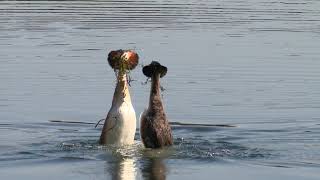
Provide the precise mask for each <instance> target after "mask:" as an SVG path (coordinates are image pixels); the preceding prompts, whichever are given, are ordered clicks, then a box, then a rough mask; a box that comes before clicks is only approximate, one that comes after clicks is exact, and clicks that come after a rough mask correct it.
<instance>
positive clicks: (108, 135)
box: [99, 50, 139, 146]
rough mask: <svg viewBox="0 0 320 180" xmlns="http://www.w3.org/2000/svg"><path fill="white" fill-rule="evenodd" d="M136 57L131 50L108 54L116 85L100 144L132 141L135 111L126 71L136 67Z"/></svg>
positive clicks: (124, 143)
mask: <svg viewBox="0 0 320 180" xmlns="http://www.w3.org/2000/svg"><path fill="white" fill-rule="evenodd" d="M138 59H139V57H138V54H136V53H135V52H133V51H124V50H117V51H111V52H110V53H109V55H108V62H109V65H110V66H111V67H112V68H113V69H114V70H115V71H116V73H117V85H116V88H115V91H114V95H113V100H112V106H111V108H110V110H109V112H108V115H107V117H106V120H105V123H104V126H103V129H102V133H101V136H100V141H99V143H100V144H114V145H120V146H121V145H129V144H132V143H133V142H134V135H135V132H136V113H135V111H134V108H133V106H132V103H131V98H130V93H129V84H128V80H127V78H128V77H127V71H129V70H132V69H134V68H135V67H136V65H137V64H138Z"/></svg>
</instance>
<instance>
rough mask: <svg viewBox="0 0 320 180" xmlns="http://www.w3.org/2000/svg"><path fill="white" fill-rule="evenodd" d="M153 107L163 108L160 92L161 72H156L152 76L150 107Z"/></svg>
mask: <svg viewBox="0 0 320 180" xmlns="http://www.w3.org/2000/svg"><path fill="white" fill-rule="evenodd" d="M151 107H159V108H162V102H161V93H160V74H155V75H153V76H152V77H151V90H150V99H149V108H151Z"/></svg>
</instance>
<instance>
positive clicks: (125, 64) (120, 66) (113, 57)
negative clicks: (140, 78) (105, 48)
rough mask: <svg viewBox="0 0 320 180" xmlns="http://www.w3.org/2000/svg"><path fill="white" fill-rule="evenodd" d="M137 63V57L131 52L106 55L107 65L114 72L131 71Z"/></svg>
mask: <svg viewBox="0 0 320 180" xmlns="http://www.w3.org/2000/svg"><path fill="white" fill-rule="evenodd" d="M138 62H139V56H138V54H137V53H136V52H134V51H133V50H122V49H119V50H116V51H111V52H110V53H109V54H108V63H109V65H110V66H111V67H112V69H114V70H120V71H126V70H133V69H134V68H135V67H136V66H137V65H138Z"/></svg>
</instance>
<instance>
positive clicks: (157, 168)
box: [142, 158, 166, 180]
mask: <svg viewBox="0 0 320 180" xmlns="http://www.w3.org/2000/svg"><path fill="white" fill-rule="evenodd" d="M142 177H143V179H144V180H165V179H166V166H165V164H164V163H163V162H162V158H148V159H145V161H144V163H143V165H142Z"/></svg>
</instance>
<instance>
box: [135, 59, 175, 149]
mask: <svg viewBox="0 0 320 180" xmlns="http://www.w3.org/2000/svg"><path fill="white" fill-rule="evenodd" d="M142 71H143V74H144V75H145V76H147V77H150V78H151V81H152V83H151V91H150V100H149V107H148V108H147V109H146V110H145V111H144V112H143V113H142V115H141V117H140V134H141V139H142V142H143V144H144V146H145V147H147V148H160V147H163V146H170V145H172V144H173V139H172V132H171V128H170V125H169V122H168V120H167V117H166V114H165V112H164V108H163V105H162V101H161V95H160V78H161V77H163V76H165V75H166V73H167V68H166V67H165V66H162V65H161V64H160V63H158V62H156V61H152V62H151V64H150V65H147V66H145V67H143V70H142Z"/></svg>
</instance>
